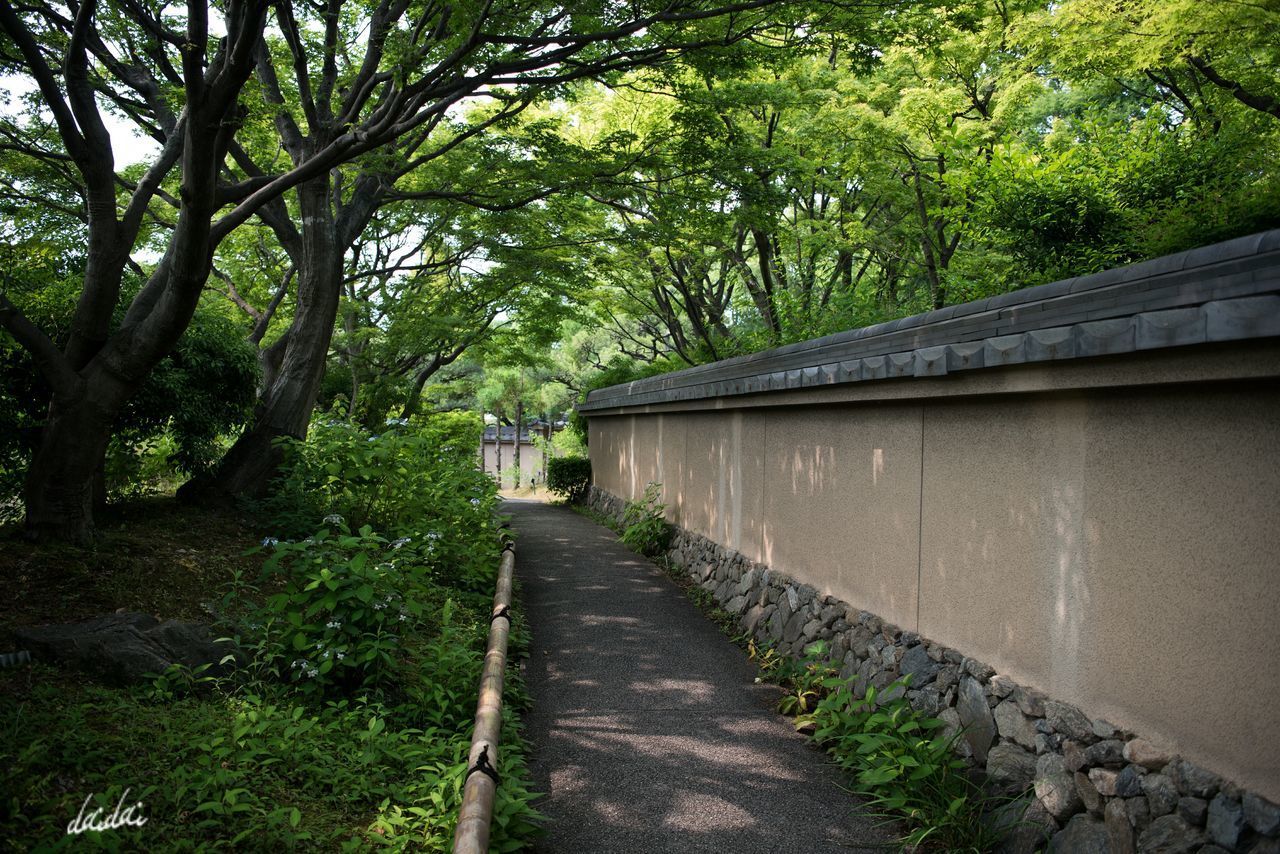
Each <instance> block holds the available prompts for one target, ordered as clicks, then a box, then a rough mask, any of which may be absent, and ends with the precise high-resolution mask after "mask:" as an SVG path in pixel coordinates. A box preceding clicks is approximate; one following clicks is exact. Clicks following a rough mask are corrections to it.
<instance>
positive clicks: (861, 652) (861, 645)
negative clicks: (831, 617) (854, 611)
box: [848, 626, 874, 658]
mask: <svg viewBox="0 0 1280 854" xmlns="http://www.w3.org/2000/svg"><path fill="white" fill-rule="evenodd" d="M873 636H874V635H873V633H872V631H871V630H870V629H868V628H867V627H866V626H855V627H854V628H853V631H851V632H849V635H848V637H849V649H851V650H853V651H854V652H855V653H857V655H858V658H866V657H867V655H868V653H869V652H870V647H869V646H868V645H869V644H870V643H871V638H872V637H873Z"/></svg>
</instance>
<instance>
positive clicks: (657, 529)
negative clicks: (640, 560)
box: [622, 482, 671, 557]
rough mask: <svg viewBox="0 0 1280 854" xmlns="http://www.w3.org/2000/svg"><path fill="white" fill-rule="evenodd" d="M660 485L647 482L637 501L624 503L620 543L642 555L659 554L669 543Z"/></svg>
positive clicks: (665, 507)
mask: <svg viewBox="0 0 1280 854" xmlns="http://www.w3.org/2000/svg"><path fill="white" fill-rule="evenodd" d="M661 498H662V484H661V483H657V482H650V483H649V484H648V485H647V486H645V488H644V494H642V495H641V496H640V499H639V500H638V501H628V502H627V504H626V507H625V508H623V511H622V527H623V530H622V542H624V543H626V544H627V545H628V546H631V548H633V549H635V550H636V551H638V552H640V553H641V554H643V555H649V556H651V557H652V556H654V555H659V554H662V552H664V551H666V549H667V545H668V544H669V543H670V542H671V527H670V526H669V525H668V524H667V520H666V517H665V516H664V511H665V510H666V509H667V506H666V505H665V504H663V503H662V501H661Z"/></svg>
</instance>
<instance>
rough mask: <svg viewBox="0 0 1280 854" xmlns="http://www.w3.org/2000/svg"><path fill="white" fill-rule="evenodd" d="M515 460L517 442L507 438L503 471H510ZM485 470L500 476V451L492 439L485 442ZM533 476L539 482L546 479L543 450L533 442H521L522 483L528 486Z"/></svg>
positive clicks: (503, 455) (503, 451)
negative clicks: (544, 475) (543, 473)
mask: <svg viewBox="0 0 1280 854" xmlns="http://www.w3.org/2000/svg"><path fill="white" fill-rule="evenodd" d="M515 462H516V458H515V444H514V443H513V442H511V441H510V440H506V441H504V442H503V443H502V472H503V473H504V474H505V473H507V472H508V471H510V469H511V467H512V466H513V465H515ZM484 471H485V474H488V475H491V476H492V477H494V478H496V477H497V476H498V451H497V449H496V448H495V447H494V445H493V440H492V439H490V440H489V441H487V442H485V443H484ZM533 477H536V478H537V479H538V483H539V484H541V483H542V482H543V480H544V478H543V477H542V451H541V449H539V448H538V447H537V446H536V445H534V444H533V443H532V442H521V443H520V484H521V485H522V486H528V485H529V479H530V478H533ZM508 485H509V484H508Z"/></svg>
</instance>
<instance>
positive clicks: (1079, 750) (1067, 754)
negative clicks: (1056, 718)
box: [1062, 740, 1088, 771]
mask: <svg viewBox="0 0 1280 854" xmlns="http://www.w3.org/2000/svg"><path fill="white" fill-rule="evenodd" d="M1062 758H1063V760H1064V761H1065V762H1066V763H1067V770H1068V771H1079V770H1080V769H1082V768H1084V767H1085V766H1086V765H1087V764H1088V763H1087V762H1085V759H1084V748H1083V747H1081V746H1080V745H1079V744H1077V743H1076V742H1074V741H1070V740H1067V741H1064V742H1062Z"/></svg>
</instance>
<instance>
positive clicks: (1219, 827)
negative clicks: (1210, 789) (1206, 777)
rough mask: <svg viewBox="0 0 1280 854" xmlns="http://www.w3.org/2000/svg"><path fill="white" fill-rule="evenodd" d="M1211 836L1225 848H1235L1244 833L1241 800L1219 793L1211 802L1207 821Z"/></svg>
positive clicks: (1206, 825) (1207, 828)
mask: <svg viewBox="0 0 1280 854" xmlns="http://www.w3.org/2000/svg"><path fill="white" fill-rule="evenodd" d="M1205 829H1206V830H1207V831H1208V832H1209V838H1210V839H1212V840H1213V841H1214V842H1216V843H1217V844H1218V845H1221V846H1222V847H1223V848H1227V849H1230V850H1235V847H1236V846H1237V845H1239V844H1240V835H1241V834H1242V833H1244V808H1243V807H1241V806H1240V802H1239V801H1236V800H1233V799H1231V798H1228V797H1227V796H1226V795H1224V794H1221V793H1219V794H1218V796H1217V797H1215V798H1214V799H1213V800H1212V801H1210V802H1209V816H1208V818H1207V819H1206V821H1205Z"/></svg>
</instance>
